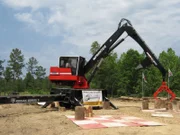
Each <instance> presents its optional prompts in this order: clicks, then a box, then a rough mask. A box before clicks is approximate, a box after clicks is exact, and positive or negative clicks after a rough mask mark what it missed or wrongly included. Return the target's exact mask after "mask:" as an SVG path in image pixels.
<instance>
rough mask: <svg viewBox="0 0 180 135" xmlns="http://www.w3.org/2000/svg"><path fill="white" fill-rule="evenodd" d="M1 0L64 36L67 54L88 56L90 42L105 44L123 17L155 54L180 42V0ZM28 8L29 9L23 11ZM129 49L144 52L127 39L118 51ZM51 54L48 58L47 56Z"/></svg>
mask: <svg viewBox="0 0 180 135" xmlns="http://www.w3.org/2000/svg"><path fill="white" fill-rule="evenodd" d="M2 1H3V3H4V4H5V5H7V6H9V7H11V8H14V9H15V10H16V12H15V17H16V18H17V19H18V20H19V21H21V22H24V23H25V24H27V26H29V27H30V28H32V29H34V30H35V31H36V32H39V33H41V34H44V35H47V36H61V37H63V41H60V42H61V44H62V45H61V48H59V49H62V47H63V48H66V49H65V50H67V54H68V53H70V54H77V53H78V54H80V55H85V57H88V55H89V50H90V45H91V43H92V42H93V41H95V40H97V41H98V42H99V43H101V44H103V43H104V42H105V41H106V40H107V39H108V38H109V36H110V35H111V34H112V33H113V32H114V31H115V30H116V29H117V27H118V23H119V21H120V19H121V18H123V17H125V18H128V19H129V20H130V21H131V22H132V24H133V26H134V27H135V29H136V30H137V31H138V33H139V34H140V36H141V37H142V38H143V39H144V40H145V41H146V43H147V44H148V45H149V47H150V48H151V50H153V52H155V53H156V54H158V53H160V52H161V51H162V50H167V48H169V47H173V43H174V42H176V41H179V29H180V25H179V24H180V8H179V7H178V4H179V6H180V1H179V0H173V1H167V0H160V1H157V0H151V1H147V0H91V1H89V0H86V1H85V0H76V1H75V0H69V1H66V0H2ZM26 8H30V10H28V11H26V10H24V9H26ZM66 44H67V45H72V46H73V45H74V48H72V46H71V48H69V46H66ZM129 48H133V49H138V50H141V51H142V49H141V48H140V47H139V46H138V45H137V44H136V43H135V42H134V41H133V40H131V39H127V41H125V43H124V44H122V45H120V46H119V47H118V48H117V49H116V51H117V52H118V53H122V52H123V51H126V50H128V49H129ZM49 49H51V45H49ZM62 50H64V49H62ZM51 51H52V52H53V54H57V53H58V51H57V49H55V50H51ZM61 52H62V51H61ZM49 54H50V53H49ZM49 54H46V55H45V57H46V58H47V57H48V56H49ZM53 57H55V56H53ZM46 58H44V61H45V59H46ZM51 58H52V57H51ZM48 59H49V57H48Z"/></svg>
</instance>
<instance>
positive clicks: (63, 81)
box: [0, 18, 175, 109]
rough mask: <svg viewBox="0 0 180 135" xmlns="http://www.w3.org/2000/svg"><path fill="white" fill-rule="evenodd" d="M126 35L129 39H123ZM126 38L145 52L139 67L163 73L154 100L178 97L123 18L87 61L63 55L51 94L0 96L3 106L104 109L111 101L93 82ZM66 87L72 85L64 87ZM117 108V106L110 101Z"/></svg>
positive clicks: (53, 70) (52, 77) (53, 72)
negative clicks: (36, 104) (164, 95)
mask: <svg viewBox="0 0 180 135" xmlns="http://www.w3.org/2000/svg"><path fill="white" fill-rule="evenodd" d="M123 33H127V36H125V37H123V38H120V37H121V36H122V34H123ZM127 37H131V38H132V39H134V40H135V41H136V42H137V43H138V44H139V45H140V46H141V48H142V49H143V50H144V53H145V55H146V58H145V59H144V60H143V61H142V62H141V63H140V65H138V66H137V69H139V68H147V67H148V66H150V65H151V64H153V65H154V66H155V67H157V68H158V69H159V70H160V72H161V74H162V85H161V86H160V88H159V89H158V90H157V91H156V92H155V94H154V97H155V98H156V97H157V95H158V94H159V93H160V92H161V91H163V90H165V91H167V92H168V93H169V94H171V100H173V99H174V98H175V94H174V93H173V92H172V91H171V90H170V89H169V88H168V86H167V85H166V83H165V78H166V74H167V71H166V70H165V69H164V67H163V66H162V65H161V63H160V62H159V60H158V59H157V58H156V56H155V55H154V54H153V52H152V51H151V50H150V49H149V47H148V46H147V44H146V43H145V42H144V41H143V39H142V38H141V37H140V36H139V34H138V33H137V32H136V30H135V29H134V27H133V26H132V24H131V22H130V21H129V20H127V19H124V18H123V19H121V21H120V23H119V25H118V28H117V30H116V31H115V32H114V33H113V34H112V35H111V36H110V37H109V38H108V39H107V41H106V42H105V43H104V44H103V45H102V46H101V47H100V48H99V49H98V50H97V52H96V53H95V54H94V55H93V56H92V57H91V58H90V60H89V61H88V62H86V60H85V58H84V57H81V56H78V57H75V56H73V57H72V56H70V57H67V56H62V57H60V58H59V66H58V67H50V74H49V80H50V81H51V82H52V83H53V84H55V88H52V89H51V92H50V95H39V96H17V95H16V96H6V97H0V103H28V102H33V101H34V102H44V101H45V102H46V104H45V105H44V107H46V106H47V105H49V104H50V103H51V102H53V101H59V102H60V105H62V106H65V107H75V106H79V105H81V106H83V105H87V104H88V105H92V106H101V105H102V103H103V101H107V100H108V101H109V99H108V98H107V92H106V90H102V89H100V90H99V89H91V88H90V82H91V80H92V79H93V77H94V75H95V73H96V71H97V70H98V68H99V67H100V65H101V63H102V62H103V60H104V59H105V58H106V57H107V56H108V55H109V54H110V52H112V51H113V50H114V49H115V48H116V47H117V46H118V45H119V44H121V43H122V42H123V41H125V39H126V38H127ZM90 71H91V74H90V77H89V78H86V74H87V73H89V72H90ZM63 86H69V87H65V88H63ZM110 104H111V106H112V107H113V108H114V109H117V107H116V106H115V105H113V104H112V103H111V102H110Z"/></svg>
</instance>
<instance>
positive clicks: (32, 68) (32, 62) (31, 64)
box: [26, 57, 38, 76]
mask: <svg viewBox="0 0 180 135" xmlns="http://www.w3.org/2000/svg"><path fill="white" fill-rule="evenodd" d="M37 64H38V61H37V60H36V58H34V57H31V58H29V61H28V63H26V69H27V72H28V73H30V74H31V75H33V76H34V75H35V73H36V68H37Z"/></svg>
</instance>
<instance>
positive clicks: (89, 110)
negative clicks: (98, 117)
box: [84, 105, 93, 117]
mask: <svg viewBox="0 0 180 135" xmlns="http://www.w3.org/2000/svg"><path fill="white" fill-rule="evenodd" d="M84 107H85V117H93V109H92V106H89V105H86V106H84Z"/></svg>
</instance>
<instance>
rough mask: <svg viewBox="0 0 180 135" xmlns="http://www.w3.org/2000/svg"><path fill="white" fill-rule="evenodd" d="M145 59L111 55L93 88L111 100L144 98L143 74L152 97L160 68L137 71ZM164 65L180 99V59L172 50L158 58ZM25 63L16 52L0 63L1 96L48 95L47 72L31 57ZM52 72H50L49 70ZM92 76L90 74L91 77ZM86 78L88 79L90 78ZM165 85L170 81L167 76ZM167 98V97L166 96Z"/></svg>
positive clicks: (146, 93)
mask: <svg viewBox="0 0 180 135" xmlns="http://www.w3.org/2000/svg"><path fill="white" fill-rule="evenodd" d="M99 47H100V44H99V43H98V42H96V41H95V42H93V43H92V45H91V49H90V53H91V54H94V53H95V52H96V51H97V49H98V48H99ZM144 58H145V54H144V53H142V54H140V53H139V52H138V51H136V50H133V49H129V50H128V51H127V52H125V53H123V54H121V56H120V57H118V55H117V53H114V52H112V53H111V54H110V55H109V56H108V57H107V58H106V59H105V60H104V61H103V63H102V64H101V66H100V69H99V70H98V71H97V73H96V75H95V77H94V78H93V80H92V82H91V88H100V89H107V90H108V94H109V95H110V96H113V97H116V96H122V95H123V96H139V97H141V96H142V82H143V79H142V73H144V75H145V77H146V81H147V82H143V90H144V96H152V95H153V93H154V92H155V91H156V90H157V89H158V88H159V86H160V85H161V83H162V75H161V72H160V71H159V70H158V68H157V67H155V66H153V65H151V66H150V67H148V68H147V69H142V70H136V69H135V68H136V67H137V65H139V63H140V62H141V61H142V60H143V59H144ZM158 59H159V61H160V62H161V64H162V65H163V66H164V68H165V69H166V70H167V71H168V69H170V70H171V72H172V73H173V76H171V77H169V87H170V89H171V90H172V91H173V92H174V93H175V94H176V95H177V96H180V91H179V90H180V83H179V82H180V57H179V56H177V55H176V54H175V51H174V50H173V49H172V48H169V49H168V50H167V51H163V52H161V53H160V54H159V57H158ZM27 61H28V62H27V63H25V57H24V55H23V54H22V52H21V50H19V49H17V48H15V49H13V50H12V52H11V53H10V56H9V60H2V59H0V93H1V94H4V93H6V94H7V93H12V92H21V93H27V94H45V93H49V90H50V88H51V83H50V82H49V80H48V76H47V74H46V69H45V68H43V67H42V66H41V65H39V63H38V60H37V59H36V58H34V57H31V58H29V59H28V60H27ZM48 70H49V69H48ZM88 75H89V74H88ZM88 75H87V77H88ZM166 81H168V72H167V77H166ZM163 94H164V95H167V93H165V92H164V93H163Z"/></svg>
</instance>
